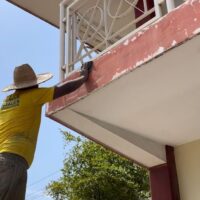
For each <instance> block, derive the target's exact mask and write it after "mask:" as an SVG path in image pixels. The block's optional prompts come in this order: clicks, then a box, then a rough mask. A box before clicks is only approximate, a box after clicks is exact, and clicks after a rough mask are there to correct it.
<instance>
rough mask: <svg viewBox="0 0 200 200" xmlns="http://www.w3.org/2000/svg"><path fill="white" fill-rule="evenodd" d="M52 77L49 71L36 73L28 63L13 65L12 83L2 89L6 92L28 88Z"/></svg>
mask: <svg viewBox="0 0 200 200" xmlns="http://www.w3.org/2000/svg"><path fill="white" fill-rule="evenodd" d="M52 77H53V75H52V74H51V73H44V74H38V75H36V74H35V72H34V70H33V69H32V67H31V66H30V65H29V64H23V65H20V66H18V67H15V70H14V83H13V84H11V85H9V86H7V87H5V88H4V89H3V90H2V91H3V92H7V91H10V90H16V89H23V88H29V87H32V86H35V85H38V84H40V83H43V82H45V81H47V80H49V79H50V78H52Z"/></svg>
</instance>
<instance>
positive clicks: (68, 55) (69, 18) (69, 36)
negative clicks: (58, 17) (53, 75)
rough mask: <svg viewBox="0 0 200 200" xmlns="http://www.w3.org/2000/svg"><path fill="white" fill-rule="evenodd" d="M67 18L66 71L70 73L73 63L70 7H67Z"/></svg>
mask: <svg viewBox="0 0 200 200" xmlns="http://www.w3.org/2000/svg"><path fill="white" fill-rule="evenodd" d="M66 19H67V26H66V46H67V52H66V69H65V72H66V74H68V73H69V72H70V69H69V64H70V63H71V17H70V9H69V7H67V9H66Z"/></svg>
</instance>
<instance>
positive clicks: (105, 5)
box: [103, 0, 108, 47]
mask: <svg viewBox="0 0 200 200" xmlns="http://www.w3.org/2000/svg"><path fill="white" fill-rule="evenodd" d="M103 2H104V5H103V22H104V27H105V43H106V47H108V15H107V9H106V8H107V0H104V1H103Z"/></svg>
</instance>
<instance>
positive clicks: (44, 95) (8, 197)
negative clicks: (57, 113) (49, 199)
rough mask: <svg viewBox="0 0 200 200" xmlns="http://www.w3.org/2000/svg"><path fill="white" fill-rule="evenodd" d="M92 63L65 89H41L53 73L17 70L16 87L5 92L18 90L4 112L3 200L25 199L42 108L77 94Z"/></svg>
mask: <svg viewBox="0 0 200 200" xmlns="http://www.w3.org/2000/svg"><path fill="white" fill-rule="evenodd" d="M92 64H93V63H92V61H91V62H88V63H85V64H83V66H82V69H81V72H80V74H81V76H80V77H79V78H77V79H74V80H72V81H68V82H66V83H64V84H62V86H54V87H50V88H39V87H38V85H39V84H40V83H43V82H45V81H47V80H49V79H50V78H52V74H50V73H45V74H39V75H36V74H35V72H34V71H33V69H32V68H31V67H30V66H29V65H28V64H24V65H21V66H19V67H16V68H15V70H14V84H13V85H10V86H8V87H6V88H5V89H4V90H3V91H10V90H15V92H14V93H13V94H11V95H9V96H7V97H6V99H5V100H4V102H3V104H2V107H1V109H0V200H24V199H25V191H26V181H27V169H28V168H29V167H30V165H31V163H32V161H33V157H34V152H35V147H36V142H37V136H38V131H39V126H40V119H41V108H42V106H43V105H44V104H45V103H47V102H49V101H52V100H53V99H56V98H58V97H61V96H63V95H65V94H68V93H70V92H73V91H74V90H76V89H77V88H79V87H80V86H81V85H82V84H83V83H84V82H85V81H87V79H88V75H89V73H90V71H91V70H90V69H91V67H92Z"/></svg>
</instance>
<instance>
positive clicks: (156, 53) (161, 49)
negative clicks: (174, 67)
mask: <svg viewBox="0 0 200 200" xmlns="http://www.w3.org/2000/svg"><path fill="white" fill-rule="evenodd" d="M164 51H165V48H164V47H159V48H158V50H157V51H155V53H154V54H153V57H155V56H157V55H159V54H161V53H163V52H164Z"/></svg>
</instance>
